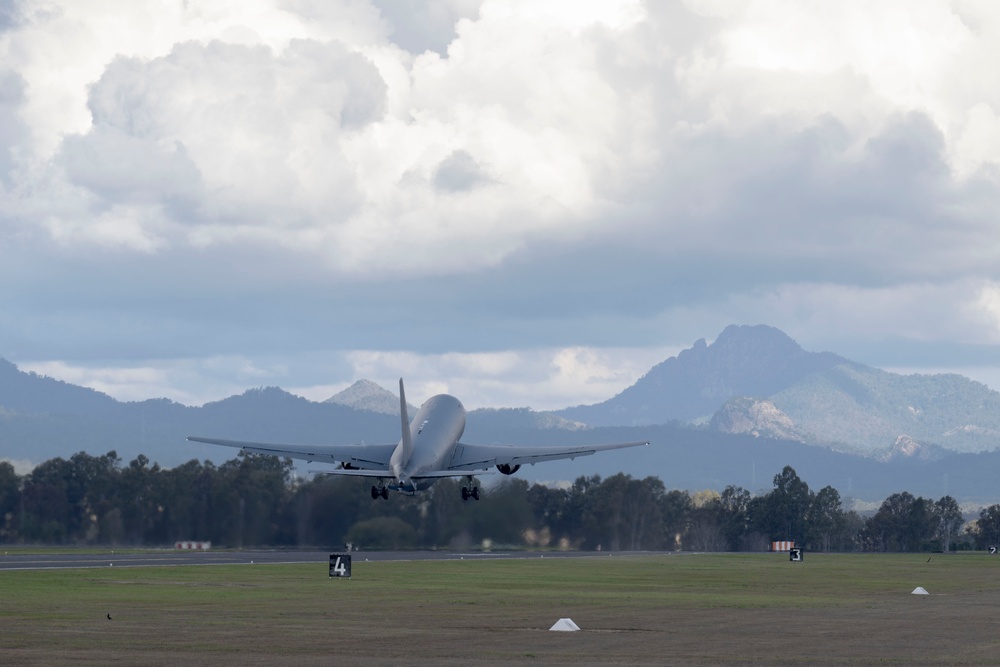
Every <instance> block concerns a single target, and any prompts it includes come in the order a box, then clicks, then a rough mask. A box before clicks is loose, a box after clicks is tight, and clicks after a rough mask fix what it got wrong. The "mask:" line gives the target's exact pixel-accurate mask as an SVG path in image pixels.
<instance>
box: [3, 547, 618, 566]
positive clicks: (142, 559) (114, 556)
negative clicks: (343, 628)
mask: <svg viewBox="0 0 1000 667" xmlns="http://www.w3.org/2000/svg"><path fill="white" fill-rule="evenodd" d="M331 553H345V552H344V551H339V552H338V551H335V550H330V551H319V550H307V551H298V550H287V551H286V550H266V549H260V550H240V551H232V550H215V551H183V550H176V549H163V550H157V551H142V552H128V551H125V552H122V551H119V552H117V553H116V552H115V551H114V550H111V549H109V550H108V551H107V552H103V553H102V552H91V553H85V554H83V553H43V554H38V553H20V552H19V550H18V549H11V548H9V549H7V550H5V551H3V555H0V570H56V569H65V568H96V567H178V566H184V565H266V564H276V563H322V564H324V565H327V564H328V563H329V561H330V554H331ZM614 555H615V556H624V555H627V554H626V553H623V552H615V554H614ZM351 556H352V558H353V560H354V562H355V563H363V562H366V561H371V562H379V561H407V560H472V559H476V560H484V559H494V560H495V559H510V558H588V557H589V558H594V557H605V558H608V557H610V556H611V553H610V552H603V553H602V552H599V551H558V552H544V553H541V552H531V551H512V552H505V551H497V552H454V551H355V552H353V553H351Z"/></svg>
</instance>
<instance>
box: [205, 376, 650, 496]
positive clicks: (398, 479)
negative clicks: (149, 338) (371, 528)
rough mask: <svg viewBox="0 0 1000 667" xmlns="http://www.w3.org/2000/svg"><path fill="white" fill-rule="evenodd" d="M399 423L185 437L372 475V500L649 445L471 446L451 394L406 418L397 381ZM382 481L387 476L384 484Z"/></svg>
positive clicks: (470, 491) (465, 490)
mask: <svg viewBox="0 0 1000 667" xmlns="http://www.w3.org/2000/svg"><path fill="white" fill-rule="evenodd" d="M399 421H400V426H401V428H402V432H403V434H402V438H400V440H399V442H398V443H389V444H384V445H383V444H375V445H365V444H360V445H278V444H268V443H261V442H243V441H239V440H220V439H217V438H203V437H200V436H188V438H187V439H188V440H190V441H192V442H204V443H207V444H210V445H223V446H225V447H237V448H239V449H241V450H243V451H244V452H248V453H253V454H270V455H272V456H282V457H289V458H293V459H303V460H305V461H310V462H321V463H334V464H337V465H338V466H339V467H337V468H335V469H332V470H324V471H323V473H322V474H327V475H350V476H355V477H371V478H373V479H376V480H378V481H377V483H376V484H375V485H373V486H372V488H371V495H372V500H376V499H377V498H383V499H388V498H389V491H396V492H399V493H401V494H404V495H409V496H412V495H415V494H416V493H417V492H418V491H424V490H426V489H429V488H430V487H431V486H433V485H434V483H435V482H436V481H437V480H439V479H442V478H444V477H465V478H466V479H467V480H468V482H467V485H466V486H463V487H462V500H468V499H469V498H472V499H474V500H479V487H478V486H473V481H474V480H473V472H474V471H480V470H489V468H491V467H493V466H496V469H497V470H498V471H499V472H501V473H502V474H504V475H513V474H514V473H515V472H517V471H518V470H520V468H521V466H522V465H525V464H528V463H530V464H532V465H534V464H536V463H540V462H542V461H555V460H557V459H575V458H576V457H578V456H589V455H590V454H593V453H594V452H599V451H605V450H609V449H621V448H624V447H639V446H643V445H648V444H649V442H647V441H637V442H621V443H612V444H603V445H574V446H560V447H552V446H537V447H535V446H522V445H472V444H469V443H466V442H461V441H460V440H461V437H462V434H463V433H464V432H465V407H464V406H463V405H462V403H461V402H460V401H459V400H458V399H457V398H455V397H454V396H449V395H448V394H438V395H437V396H432V397H430V398H429V399H427V401H426V402H425V403H424V404H423V405H422V406H421V407H420V410H419V411H418V412H417V415H416V417H414V418H413V421H412V422H411V421H410V420H409V419H408V417H407V413H406V392H405V391H404V389H403V378H400V379H399ZM386 480H389V481H388V483H387V482H386Z"/></svg>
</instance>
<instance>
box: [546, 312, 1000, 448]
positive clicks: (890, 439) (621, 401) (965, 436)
mask: <svg viewBox="0 0 1000 667" xmlns="http://www.w3.org/2000/svg"><path fill="white" fill-rule="evenodd" d="M556 414H558V415H560V416H562V417H566V418H568V419H572V420H576V421H580V422H583V423H586V424H588V425H591V426H613V425H643V424H657V423H668V422H671V421H679V422H684V423H689V424H706V423H707V424H709V426H710V427H711V428H713V429H716V430H720V431H723V432H727V433H753V434H756V435H758V436H764V437H773V438H785V439H792V440H799V441H802V442H808V443H810V444H820V445H827V446H832V447H835V448H837V449H840V450H844V451H850V452H855V453H860V454H864V455H868V456H876V457H879V456H881V457H884V456H890V455H891V456H898V455H899V451H901V450H899V448H898V447H897V441H898V440H899V439H900V438H906V439H908V440H909V441H911V442H912V443H913V444H914V445H915V446H916V448H915V449H914V448H913V447H911V448H910V450H912V451H913V452H914V453H916V451H918V450H920V449H924V450H926V451H924V455H926V454H927V451H933V450H938V449H939V450H945V451H948V450H950V451H956V452H984V451H992V450H994V449H997V448H998V447H1000V393H998V392H996V391H993V390H991V389H989V388H988V387H986V386H985V385H983V384H981V383H979V382H974V381H972V380H969V379H968V378H965V377H962V376H960V375H953V374H941V375H899V374H896V373H890V372H888V371H883V370H879V369H876V368H871V367H869V366H865V365H863V364H859V363H856V362H853V361H850V360H848V359H845V358H844V357H841V356H839V355H836V354H833V353H830V352H806V351H805V350H803V349H802V348H801V347H800V346H799V345H798V343H796V342H795V341H793V340H792V339H791V338H789V337H788V336H787V335H786V334H784V333H782V332H781V331H779V330H778V329H775V328H773V327H768V326H763V325H758V326H730V327H727V328H726V329H725V330H724V331H723V332H722V333H721V334H720V335H719V338H718V339H716V341H715V342H714V343H712V344H711V345H707V344H706V343H705V341H704V340H699V341H698V342H696V343H695V344H694V346H693V347H692V348H690V349H687V350H684V351H683V352H681V353H680V354H678V355H677V356H676V357H671V358H670V359H667V360H666V361H664V362H663V363H661V364H658V365H656V366H655V367H653V368H652V369H651V370H650V371H649V372H648V373H647V374H646V375H645V376H643V377H642V378H641V379H639V381H638V382H636V383H635V384H634V385H632V386H631V387H629V388H628V389H626V390H625V391H623V392H621V393H620V394H618V395H617V396H615V397H613V398H611V399H609V400H607V401H605V402H603V403H598V404H596V405H588V406H577V407H575V408H568V409H566V410H560V411H557V412H556ZM892 452H896V453H895V454H893V453H892Z"/></svg>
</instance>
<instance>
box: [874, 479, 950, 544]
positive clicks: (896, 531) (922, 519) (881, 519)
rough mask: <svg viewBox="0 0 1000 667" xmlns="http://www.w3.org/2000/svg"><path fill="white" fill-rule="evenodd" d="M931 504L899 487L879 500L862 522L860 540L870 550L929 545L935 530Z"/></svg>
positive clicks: (932, 505)
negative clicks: (862, 537) (878, 503)
mask: <svg viewBox="0 0 1000 667" xmlns="http://www.w3.org/2000/svg"><path fill="white" fill-rule="evenodd" d="M933 507H934V504H933V503H932V502H931V501H929V500H927V499H926V498H920V497H914V496H913V494H911V493H909V492H906V491H903V492H902V493H894V494H892V495H891V496H889V497H888V498H886V499H885V501H884V502H883V503H882V505H881V507H879V510H878V512H876V513H875V515H874V516H872V517H871V518H870V519H868V521H867V522H866V523H865V530H864V542H865V546H866V548H868V549H872V550H874V551H904V552H907V551H919V550H920V549H922V548H929V547H930V542H931V541H932V540H933V539H934V535H935V533H936V532H937V527H938V526H937V523H938V522H937V517H936V516H935V514H934V510H933Z"/></svg>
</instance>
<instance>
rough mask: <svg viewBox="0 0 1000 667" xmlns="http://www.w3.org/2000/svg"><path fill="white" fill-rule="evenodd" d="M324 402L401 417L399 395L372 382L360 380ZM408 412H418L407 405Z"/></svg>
mask: <svg viewBox="0 0 1000 667" xmlns="http://www.w3.org/2000/svg"><path fill="white" fill-rule="evenodd" d="M324 402H326V403H337V404H339V405H346V406H347V407H349V408H354V409H355V410H367V411H369V412H379V413H381V414H385V415H395V416H397V417H398V416H399V394H394V393H392V392H391V391H389V390H388V389H383V388H382V387H380V386H378V385H377V384H375V383H374V382H372V381H371V380H358V381H357V382H355V383H354V384H352V385H351V386H350V387H348V388H347V389H345V390H344V391H342V392H340V393H339V394H334V395H333V396H331V397H330V398H328V399H326V401H324ZM406 410H407V412H409V413H411V414H413V413H415V412H416V411H417V408H415V407H413V406H412V405H410V404H409V403H407V404H406Z"/></svg>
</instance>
